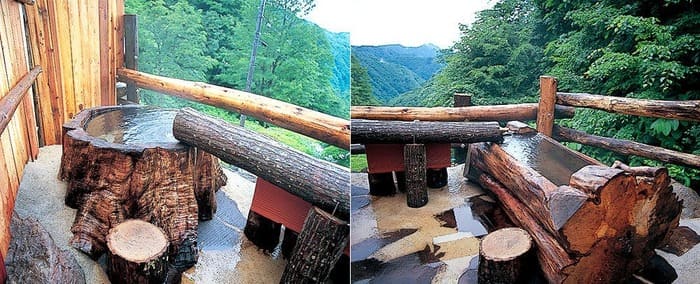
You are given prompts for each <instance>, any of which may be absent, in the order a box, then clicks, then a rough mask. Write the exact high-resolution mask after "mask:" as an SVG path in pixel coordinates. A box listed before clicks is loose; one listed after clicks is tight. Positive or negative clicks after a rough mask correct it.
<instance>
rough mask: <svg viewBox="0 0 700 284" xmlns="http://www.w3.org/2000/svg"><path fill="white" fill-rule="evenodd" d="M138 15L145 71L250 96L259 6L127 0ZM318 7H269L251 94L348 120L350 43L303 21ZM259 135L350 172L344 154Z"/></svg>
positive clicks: (251, 0) (228, 115)
mask: <svg viewBox="0 0 700 284" xmlns="http://www.w3.org/2000/svg"><path fill="white" fill-rule="evenodd" d="M125 2H126V3H125V6H126V13H129V14H136V15H138V39H139V57H138V61H139V62H138V63H139V70H140V71H144V72H147V73H152V74H156V75H161V76H167V77H172V78H178V79H185V80H192V81H201V82H207V83H210V84H215V85H219V86H224V87H229V88H234V89H239V90H244V89H245V87H246V76H247V72H248V65H249V60H250V55H251V49H252V45H253V38H254V34H255V28H256V19H257V15H258V8H259V5H260V1H259V0H126V1H125ZM313 7H314V1H313V0H268V1H267V4H266V5H265V10H264V20H263V25H262V31H261V43H260V46H259V48H258V52H257V58H256V68H255V73H254V77H253V82H252V84H251V92H252V93H255V94H259V95H263V96H267V97H270V98H274V99H278V100H282V101H285V102H289V103H293V104H296V105H299V106H303V107H306V108H310V109H313V110H316V111H319V112H323V113H326V114H329V115H333V116H337V117H341V118H346V119H347V118H349V108H350V42H349V34H347V33H332V32H329V31H326V30H324V29H323V28H321V27H319V26H317V25H315V24H313V23H311V22H308V21H306V20H304V19H302V18H301V17H303V16H304V15H306V14H307V13H308V12H309V11H310V10H311V9H313ZM141 98H142V103H144V104H149V105H158V106H162V107H169V108H182V107H193V108H195V109H197V110H199V111H202V112H205V113H207V114H210V115H214V116H218V117H220V118H222V119H224V120H227V121H229V122H231V123H235V124H238V121H239V114H238V113H235V112H231V111H227V110H223V109H220V108H215V107H211V106H206V105H202V104H198V103H194V102H190V101H186V100H182V99H179V98H175V97H171V96H167V95H163V94H158V93H155V92H151V91H146V90H141ZM248 119H249V120H251V122H249V123H247V124H246V125H245V127H246V128H250V129H252V130H254V131H258V132H260V133H263V134H265V135H267V136H270V137H272V138H273V139H276V140H278V141H280V142H283V143H285V144H287V145H290V146H291V147H293V148H295V149H297V150H300V151H302V152H305V153H307V154H310V155H312V156H315V157H317V158H322V159H325V160H328V161H332V162H335V163H338V164H340V165H343V166H346V167H347V166H349V153H348V151H347V150H345V149H340V148H337V147H335V146H330V145H328V144H325V143H322V142H319V141H316V140H314V139H311V138H308V137H306V136H303V135H300V134H296V133H294V132H291V131H287V130H285V129H282V128H278V127H275V126H272V125H269V124H267V123H263V122H260V121H255V120H252V119H251V118H248Z"/></svg>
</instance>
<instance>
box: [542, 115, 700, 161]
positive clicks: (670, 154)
mask: <svg viewBox="0 0 700 284" xmlns="http://www.w3.org/2000/svg"><path fill="white" fill-rule="evenodd" d="M553 132H554V138H555V139H557V140H559V141H565V142H576V143H580V144H583V145H588V146H594V147H598V148H603V149H606V150H610V151H613V152H615V153H620V154H623V155H634V156H640V157H644V158H649V159H653V160H658V161H662V162H666V163H672V164H678V165H685V166H690V167H693V168H696V169H700V156H698V155H693V154H688V153H682V152H678V151H673V150H669V149H665V148H661V147H656V146H651V145H647V144H643V143H639V142H635V141H630V140H624V139H615V138H608V137H602V136H596V135H592V134H588V133H586V132H583V131H579V130H575V129H571V128H567V127H562V126H558V125H555V126H554V131H553Z"/></svg>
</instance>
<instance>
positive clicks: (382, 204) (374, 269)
mask: <svg viewBox="0 0 700 284" xmlns="http://www.w3.org/2000/svg"><path fill="white" fill-rule="evenodd" d="M462 171H463V166H457V167H452V168H449V169H448V185H447V186H444V187H442V188H437V189H428V195H429V201H428V204H427V205H426V206H423V207H421V208H410V207H408V206H407V205H406V195H405V193H402V192H397V193H396V194H395V195H393V196H385V197H384V196H383V197H376V196H370V195H369V189H368V187H369V185H368V182H367V174H363V173H354V174H353V177H352V184H353V187H352V191H351V194H352V202H353V203H352V216H351V217H352V220H351V229H352V234H351V240H350V242H351V248H352V253H351V261H352V262H351V271H352V272H351V273H352V281H353V282H354V283H476V275H477V274H476V272H477V264H478V257H477V255H478V253H479V238H480V237H482V236H483V235H485V234H486V233H487V231H486V228H485V227H484V226H483V225H482V223H481V222H480V221H479V220H483V221H484V222H486V223H487V224H488V223H489V222H490V221H489V220H488V217H487V216H486V215H484V214H483V212H482V209H483V208H482V207H483V206H486V207H489V205H488V204H489V203H490V202H493V200H491V199H490V198H488V197H487V196H486V195H483V191H482V190H481V189H480V188H479V187H478V186H476V185H473V184H471V183H469V182H466V180H465V179H464V178H462Z"/></svg>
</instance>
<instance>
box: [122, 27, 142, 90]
mask: <svg viewBox="0 0 700 284" xmlns="http://www.w3.org/2000/svg"><path fill="white" fill-rule="evenodd" d="M138 58H139V36H138V18H137V16H136V15H124V67H126V68H129V69H131V70H139V63H138ZM126 100H127V101H130V102H134V103H137V104H138V103H139V101H140V98H139V92H138V89H137V88H136V84H135V83H134V82H133V81H131V80H127V82H126Z"/></svg>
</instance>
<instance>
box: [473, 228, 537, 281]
mask: <svg viewBox="0 0 700 284" xmlns="http://www.w3.org/2000/svg"><path fill="white" fill-rule="evenodd" d="M530 248H532V237H530V234H528V233H527V232H526V231H525V230H523V229H520V228H515V227H510V228H503V229H500V230H496V231H493V232H492V233H490V234H488V235H486V237H484V238H483V239H482V240H481V244H479V283H516V282H518V280H520V276H521V272H522V267H523V258H524V257H525V256H526V255H527V252H528V251H530Z"/></svg>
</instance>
